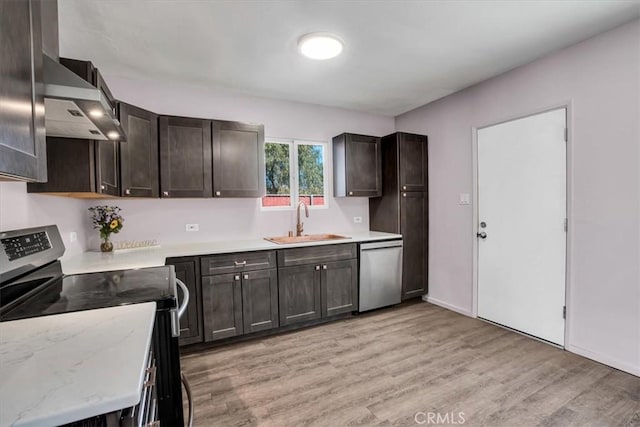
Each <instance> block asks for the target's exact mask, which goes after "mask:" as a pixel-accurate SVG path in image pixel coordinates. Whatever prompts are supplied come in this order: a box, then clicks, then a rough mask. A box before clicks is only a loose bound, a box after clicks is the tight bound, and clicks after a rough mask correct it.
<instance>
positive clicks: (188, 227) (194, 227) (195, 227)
mask: <svg viewBox="0 0 640 427" xmlns="http://www.w3.org/2000/svg"><path fill="white" fill-rule="evenodd" d="M184 229H185V231H200V224H187V225H186V226H185V228H184Z"/></svg>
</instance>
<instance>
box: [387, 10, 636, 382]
mask: <svg viewBox="0 0 640 427" xmlns="http://www.w3.org/2000/svg"><path fill="white" fill-rule="evenodd" d="M639 98H640V24H639V21H635V22H632V23H630V24H627V25H625V26H622V27H620V28H618V29H615V30H613V31H610V32H607V33H604V34H601V35H599V36H597V37H594V38H592V39H589V40H587V41H584V42H582V43H580V44H577V45H575V46H572V47H570V48H568V49H565V50H563V51H560V52H557V53H555V54H553V55H550V56H547V57H545V58H543V59H540V60H538V61H536V62H533V63H531V64H529V65H526V66H524V67H521V68H518V69H515V70H512V71H510V72H508V73H505V74H503V75H501V76H498V77H496V78H494V79H491V80H488V81H486V82H483V83H481V84H478V85H476V86H473V87H471V88H468V89H466V90H463V91H461V92H458V93H456V94H453V95H450V96H448V97H446V98H443V99H441V100H439V101H436V102H434V103H431V104H429V105H426V106H424V107H421V108H419V109H416V110H414V111H411V112H408V113H406V114H403V115H401V116H399V117H397V118H396V128H397V130H401V131H407V132H417V133H425V134H427V135H429V210H430V223H429V226H430V230H429V236H430V237H429V254H430V259H429V298H430V299H431V300H433V301H435V302H439V303H441V304H443V305H445V306H448V307H450V308H454V309H457V310H459V311H462V312H466V313H472V311H473V310H472V308H473V307H472V303H473V301H472V276H473V271H472V248H473V241H474V239H475V237H474V234H473V233H474V224H473V221H472V215H473V209H475V206H474V204H473V203H472V204H471V205H470V206H460V205H458V195H459V193H473V191H472V182H473V177H472V127H479V126H483V125H487V124H491V123H495V122H497V121H500V120H504V119H508V118H513V117H515V116H519V115H527V114H530V113H532V112H536V111H539V110H540V109H544V108H547V107H553V106H558V105H561V104H564V103H566V102H569V103H570V106H571V107H570V108H571V112H572V117H570V139H571V141H570V149H571V152H570V159H569V162H570V176H569V180H570V188H569V191H570V193H569V195H570V197H571V200H570V202H569V203H570V206H569V208H570V213H569V215H570V218H569V223H570V228H571V230H570V234H569V239H570V240H569V247H570V249H569V250H570V257H569V260H568V262H569V271H570V274H571V276H570V291H571V293H570V295H569V298H568V301H567V310H568V320H567V325H568V327H569V331H568V332H569V337H568V348H569V349H570V350H572V351H575V352H576V353H580V354H583V355H586V356H588V357H591V358H594V359H596V360H599V361H602V362H604V363H607V364H609V365H612V366H615V367H617V368H620V369H623V370H625V371H628V372H632V373H635V374H636V375H640V274H639V268H638V265H639V260H640V250H639V243H640V227H639V224H640V176H639V173H638V171H639V169H640V150H639V146H640V129H639V127H640V107H639Z"/></svg>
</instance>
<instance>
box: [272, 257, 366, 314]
mask: <svg viewBox="0 0 640 427" xmlns="http://www.w3.org/2000/svg"><path fill="white" fill-rule="evenodd" d="M278 265H279V266H280V268H279V270H278V278H279V281H278V288H279V300H280V324H281V325H283V326H284V325H291V324H295V323H300V322H306V321H309V320H315V319H320V318H326V317H331V316H335V315H338V314H342V313H350V312H352V311H357V310H358V273H357V269H358V264H357V260H356V245H354V244H345V245H330V246H318V247H311V248H295V249H285V250H282V251H279V252H278Z"/></svg>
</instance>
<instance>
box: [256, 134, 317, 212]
mask: <svg viewBox="0 0 640 427" xmlns="http://www.w3.org/2000/svg"><path fill="white" fill-rule="evenodd" d="M325 147H326V145H325V144H324V143H312V142H300V141H271V140H268V141H266V142H265V181H266V190H267V194H266V196H264V197H263V198H262V206H263V207H265V208H270V207H292V206H294V205H295V204H297V202H298V201H304V202H305V203H306V204H307V205H309V206H311V207H313V206H326V171H325V166H326V165H325Z"/></svg>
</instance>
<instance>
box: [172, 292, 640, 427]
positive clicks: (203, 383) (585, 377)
mask: <svg viewBox="0 0 640 427" xmlns="http://www.w3.org/2000/svg"><path fill="white" fill-rule="evenodd" d="M182 367H183V371H184V372H185V374H186V375H187V378H188V379H189V381H190V382H191V387H192V389H193V393H194V400H195V425H196V426H247V425H259V426H278V427H280V426H306V425H313V426H330V427H334V426H346V425H363V426H395V425H399V426H416V425H419V424H418V423H416V419H415V417H416V414H418V417H417V420H418V421H420V422H424V424H423V425H435V424H434V423H431V422H430V421H438V418H437V415H438V414H439V415H440V417H441V418H440V421H441V423H440V425H442V424H446V423H442V421H449V422H450V424H452V423H451V421H456V422H457V423H458V425H459V424H461V421H462V419H461V418H459V417H460V416H462V417H463V418H464V421H465V423H464V425H465V426H535V425H544V426H566V425H575V426H584V425H590V426H627V427H630V426H634V427H640V378H638V377H635V376H633V375H630V374H626V373H624V372H620V371H617V370H615V369H613V368H609V367H607V366H604V365H601V364H599V363H596V362H593V361H591V360H588V359H585V358H583V357H580V356H577V355H574V354H572V353H569V352H566V351H563V350H560V349H557V348H554V347H552V346H550V345H547V344H544V343H541V342H538V341H535V340H533V339H531V338H528V337H524V336H522V335H519V334H516V333H513V332H510V331H507V330H505V329H502V328H499V327H497V326H493V325H491V324H488V323H485V322H483V321H481V320H477V319H471V318H468V317H465V316H462V315H459V314H457V313H454V312H451V311H448V310H445V309H442V308H440V307H437V306H434V305H431V304H428V303H423V302H419V303H413V304H408V305H401V306H398V307H394V308H390V309H385V310H380V311H375V312H372V313H368V314H364V315H360V316H357V317H354V318H350V319H347V320H343V321H338V322H335V323H330V324H326V325H321V326H317V327H313V328H309V329H305V330H299V331H295V332H291V333H287V334H282V335H278V336H272V337H268V338H263V339H257V340H254V341H248V342H243V343H236V344H231V345H227V346H224V347H220V348H216V349H213V350H207V351H204V352H201V353H197V354H188V355H185V356H183V357H182ZM429 412H431V413H433V414H432V415H429ZM460 412H462V413H464V414H463V415H461V414H460ZM429 416H431V417H432V418H431V419H429V418H428V417H429ZM444 417H449V418H448V420H447V419H446V418H444Z"/></svg>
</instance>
